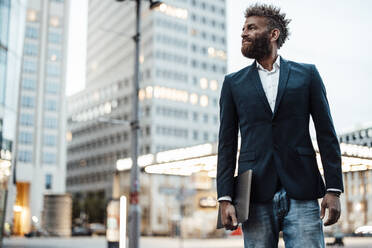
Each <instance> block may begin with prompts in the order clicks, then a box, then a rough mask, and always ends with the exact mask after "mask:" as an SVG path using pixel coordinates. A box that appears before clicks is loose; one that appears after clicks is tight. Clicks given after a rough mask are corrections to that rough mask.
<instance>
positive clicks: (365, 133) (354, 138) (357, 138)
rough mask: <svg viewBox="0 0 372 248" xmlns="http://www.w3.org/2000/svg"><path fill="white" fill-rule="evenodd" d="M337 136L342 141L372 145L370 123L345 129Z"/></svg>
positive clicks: (371, 127) (371, 125)
mask: <svg viewBox="0 0 372 248" xmlns="http://www.w3.org/2000/svg"><path fill="white" fill-rule="evenodd" d="M338 138H339V141H340V142H343V143H348V144H355V145H362V146H368V147H372V123H365V124H363V125H361V126H360V127H359V128H354V129H352V130H347V131H345V132H343V133H342V134H341V135H339V136H338Z"/></svg>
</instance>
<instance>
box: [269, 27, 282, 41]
mask: <svg viewBox="0 0 372 248" xmlns="http://www.w3.org/2000/svg"><path fill="white" fill-rule="evenodd" d="M279 35H280V30H279V29H277V28H274V29H273V30H271V37H270V41H271V42H274V41H277V40H278V39H279Z"/></svg>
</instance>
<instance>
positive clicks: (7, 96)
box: [0, 0, 25, 246]
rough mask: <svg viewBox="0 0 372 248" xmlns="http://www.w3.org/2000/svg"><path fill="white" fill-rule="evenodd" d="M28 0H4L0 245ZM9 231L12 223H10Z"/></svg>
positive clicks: (0, 23) (0, 43) (0, 50)
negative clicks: (26, 0) (26, 2)
mask: <svg viewBox="0 0 372 248" xmlns="http://www.w3.org/2000/svg"><path fill="white" fill-rule="evenodd" d="M24 5H25V1H24V0H22V1H10V0H5V1H0V13H1V15H0V27H1V32H0V149H1V151H0V246H1V243H2V234H3V227H4V222H5V215H6V213H8V212H9V211H12V209H9V208H8V209H7V208H6V202H7V200H8V195H9V194H8V188H9V185H10V186H11V185H12V184H13V180H12V177H11V176H12V169H13V165H14V157H13V154H14V153H13V151H14V140H15V126H14V123H15V122H16V118H17V114H16V110H17V99H18V89H19V82H20V72H21V64H22V49H23V34H24V20H25V7H24ZM6 226H7V228H6V229H7V230H5V231H6V232H9V224H6Z"/></svg>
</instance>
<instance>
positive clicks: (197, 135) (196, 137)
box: [192, 130, 199, 140]
mask: <svg viewBox="0 0 372 248" xmlns="http://www.w3.org/2000/svg"><path fill="white" fill-rule="evenodd" d="M192 138H193V139H194V140H197V139H198V138H199V132H198V131H196V130H194V131H193V132H192Z"/></svg>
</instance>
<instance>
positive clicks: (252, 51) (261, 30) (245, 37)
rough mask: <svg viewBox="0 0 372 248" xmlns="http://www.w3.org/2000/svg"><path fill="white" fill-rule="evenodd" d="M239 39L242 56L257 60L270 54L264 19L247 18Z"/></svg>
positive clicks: (268, 36) (268, 33) (268, 34)
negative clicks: (240, 40)
mask: <svg viewBox="0 0 372 248" xmlns="http://www.w3.org/2000/svg"><path fill="white" fill-rule="evenodd" d="M241 37H242V48H241V52H242V54H243V56H245V57H247V58H250V59H258V60H259V59H262V58H264V57H265V56H267V55H269V54H270V53H271V49H272V48H271V44H270V32H269V31H268V30H267V20H266V18H265V17H261V16H250V17H248V18H247V19H246V20H245V23H244V26H243V30H242V35H241Z"/></svg>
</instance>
